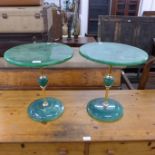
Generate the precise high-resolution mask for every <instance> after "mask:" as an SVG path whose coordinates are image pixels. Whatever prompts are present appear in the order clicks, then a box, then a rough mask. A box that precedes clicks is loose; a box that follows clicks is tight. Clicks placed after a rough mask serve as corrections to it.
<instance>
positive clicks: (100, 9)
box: [88, 0, 110, 36]
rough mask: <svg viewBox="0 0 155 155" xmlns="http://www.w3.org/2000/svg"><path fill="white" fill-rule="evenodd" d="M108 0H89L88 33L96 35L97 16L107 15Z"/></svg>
mask: <svg viewBox="0 0 155 155" xmlns="http://www.w3.org/2000/svg"><path fill="white" fill-rule="evenodd" d="M109 11H110V0H89V15H88V35H91V36H97V27H98V16H99V15H108V14H109Z"/></svg>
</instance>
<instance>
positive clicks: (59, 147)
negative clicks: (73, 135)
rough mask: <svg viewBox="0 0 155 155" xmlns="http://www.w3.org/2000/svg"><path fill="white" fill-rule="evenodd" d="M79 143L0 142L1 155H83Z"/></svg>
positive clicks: (82, 145)
mask: <svg viewBox="0 0 155 155" xmlns="http://www.w3.org/2000/svg"><path fill="white" fill-rule="evenodd" d="M83 150H84V144H81V143H71V144H66V143H18V144H0V154H3V155H83Z"/></svg>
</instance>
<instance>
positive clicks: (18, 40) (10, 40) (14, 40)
mask: <svg viewBox="0 0 155 155" xmlns="http://www.w3.org/2000/svg"><path fill="white" fill-rule="evenodd" d="M49 40H50V34H48V33H0V57H3V54H4V52H5V51H6V50H7V49H9V48H11V47H13V46H17V45H20V44H27V43H32V42H47V41H49Z"/></svg>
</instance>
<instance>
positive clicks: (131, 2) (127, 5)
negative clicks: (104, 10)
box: [111, 0, 140, 16]
mask: <svg viewBox="0 0 155 155" xmlns="http://www.w3.org/2000/svg"><path fill="white" fill-rule="evenodd" d="M139 3H140V0H112V9H111V15H123V16H137V15H138V10H139Z"/></svg>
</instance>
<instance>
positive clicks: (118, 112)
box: [87, 98, 123, 122]
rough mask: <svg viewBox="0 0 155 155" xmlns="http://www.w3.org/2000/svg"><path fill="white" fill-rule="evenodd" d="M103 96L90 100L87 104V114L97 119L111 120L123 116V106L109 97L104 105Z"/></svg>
mask: <svg viewBox="0 0 155 155" xmlns="http://www.w3.org/2000/svg"><path fill="white" fill-rule="evenodd" d="M104 102H105V101H104V98H97V99H93V100H91V101H90V102H89V103H88V105H87V111H88V114H89V115H90V116H91V117H93V118H95V119H96V120H99V121H104V122H113V121H116V120H119V119H120V118H121V117H122V116H123V107H122V106H121V105H120V104H119V103H118V102H117V101H115V100H113V99H109V100H108V106H104Z"/></svg>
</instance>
